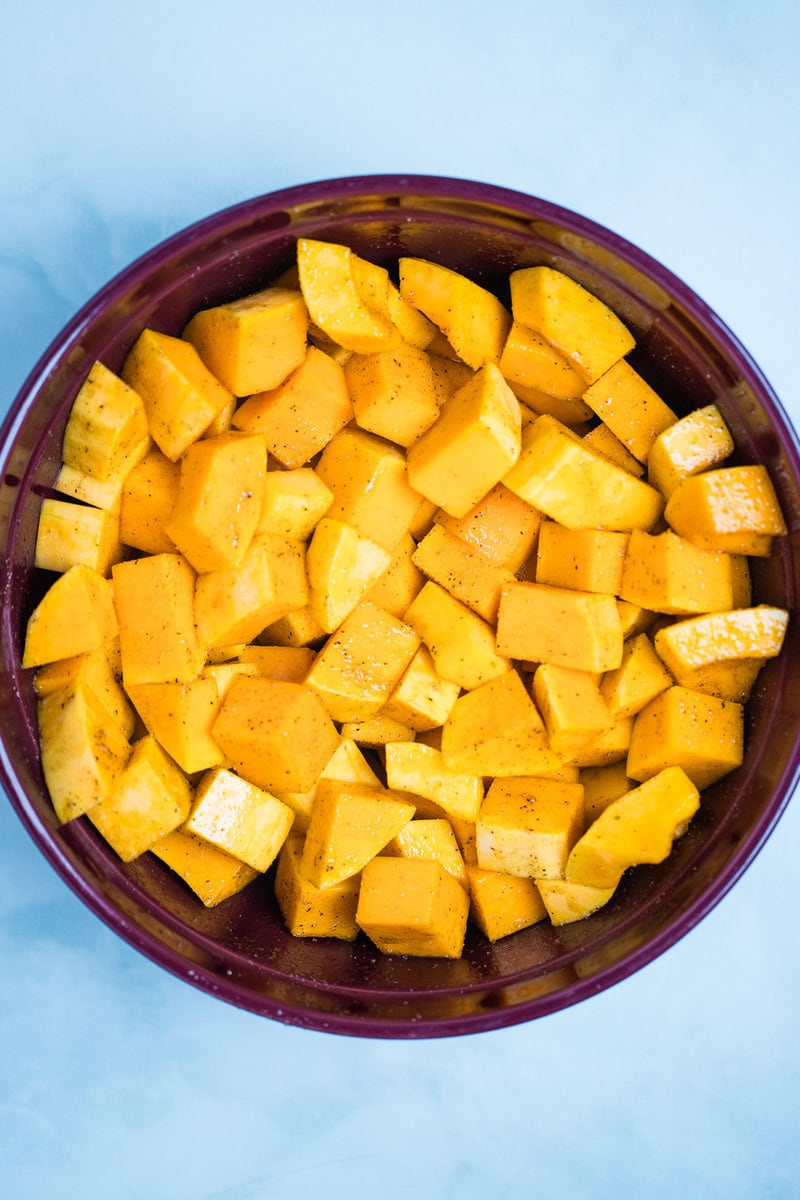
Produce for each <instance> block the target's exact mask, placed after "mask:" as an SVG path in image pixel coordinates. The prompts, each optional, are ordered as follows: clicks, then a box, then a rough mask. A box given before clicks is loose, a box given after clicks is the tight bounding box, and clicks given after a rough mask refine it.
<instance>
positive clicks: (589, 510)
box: [503, 416, 664, 530]
mask: <svg viewBox="0 0 800 1200" xmlns="http://www.w3.org/2000/svg"><path fill="white" fill-rule="evenodd" d="M503 483H504V484H505V485H506V487H507V488H510V489H511V491H512V492H514V493H515V494H516V495H517V496H519V497H520V498H521V499H523V500H525V501H527V503H528V504H531V505H533V507H534V508H537V509H539V510H540V511H541V512H543V513H546V514H547V516H548V517H551V518H552V519H553V520H554V521H558V522H559V523H560V524H561V525H566V526H567V528H568V529H596V528H597V526H598V523H602V527H603V528H604V529H617V530H630V529H650V528H651V526H652V525H654V524H655V522H656V521H657V520H658V518H659V517H660V515H661V512H662V509H663V506H664V501H663V499H662V496H661V493H660V492H657V491H656V489H655V488H653V487H650V485H649V484H647V483H645V482H644V481H643V480H641V479H637V478H636V477H635V476H634V475H631V474H630V472H628V471H626V470H624V469H623V468H622V467H618V466H617V465H616V464H615V463H613V462H611V461H610V459H608V458H605V457H604V456H603V455H602V454H598V453H597V452H596V451H594V450H592V449H591V448H590V447H589V446H587V445H586V444H585V443H584V442H583V441H582V439H581V438H580V437H578V435H577V434H575V433H574V432H573V431H572V430H571V429H567V427H566V426H565V425H562V424H561V422H560V421H556V420H555V418H554V417H551V416H541V417H539V418H537V420H535V421H534V422H533V424H532V425H529V426H528V428H527V429H526V430H525V431H524V433H523V435H522V448H521V452H520V456H519V461H518V462H517V463H516V464H515V465H514V466H513V467H512V468H511V469H510V470H509V471H508V473H507V474H506V475H505V476H504V477H503Z"/></svg>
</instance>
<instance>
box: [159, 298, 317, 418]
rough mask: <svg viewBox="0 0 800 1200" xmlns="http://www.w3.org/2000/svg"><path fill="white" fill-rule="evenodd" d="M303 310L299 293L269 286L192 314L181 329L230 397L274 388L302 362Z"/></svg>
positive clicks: (306, 325)
mask: <svg viewBox="0 0 800 1200" xmlns="http://www.w3.org/2000/svg"><path fill="white" fill-rule="evenodd" d="M307 328H308V313H307V312H306V306H305V304H304V303H303V297H302V296H301V295H300V293H299V292H298V291H294V290H291V289H289V288H279V287H269V288H265V289H264V290H263V291H260V292H254V293H253V294H252V295H249V296H242V297H241V298H240V299H238V300H231V301H230V302H229V303H227V304H219V305H216V306H214V307H213V308H204V309H202V310H201V311H200V312H198V313H195V315H194V316H193V317H192V319H191V321H190V322H189V324H188V325H187V326H186V328H185V329H184V331H183V335H182V336H183V337H184V338H185V339H186V340H187V341H188V342H191V343H192V345H193V346H194V347H195V349H196V350H197V352H198V354H199V355H200V357H201V358H202V360H203V362H204V363H205V364H206V366H207V367H208V368H209V370H210V371H213V372H214V374H215V375H216V377H217V379H220V380H221V381H222V383H224V385H225V387H226V388H228V389H229V391H231V392H232V393H233V395H234V396H250V395H252V394H253V392H265V391H267V390H268V389H269V388H274V387H277V386H278V384H279V383H282V382H283V380H284V379H285V378H286V376H287V375H288V374H289V373H290V372H291V371H293V370H294V369H295V367H298V366H299V365H300V363H301V362H302V361H303V358H304V356H305V352H306V330H307Z"/></svg>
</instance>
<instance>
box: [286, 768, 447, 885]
mask: <svg viewBox="0 0 800 1200" xmlns="http://www.w3.org/2000/svg"><path fill="white" fill-rule="evenodd" d="M413 815H414V805H413V804H409V802H408V801H407V800H404V799H400V798H399V797H397V796H394V795H393V794H392V792H391V791H388V790H387V789H386V788H375V787H369V786H367V785H366V784H363V783H343V782H341V781H339V780H335V779H323V780H320V783H319V786H318V788H317V796H316V800H315V801H314V807H313V808H312V810H311V820H310V821H309V825H308V832H307V833H306V839H305V844H304V846H303V856H302V859H301V863H300V871H301V874H303V875H304V876H305V878H306V879H308V880H309V881H310V882H311V883H313V884H314V886H315V887H318V888H329V887H334V886H335V885H336V884H338V883H341V882H342V880H343V879H348V878H350V877H351V876H353V875H357V874H358V872H359V871H361V870H362V869H363V868H364V867H365V866H366V864H367V863H368V862H369V861H370V859H372V858H374V857H375V855H376V854H380V852H381V850H383V849H384V847H385V846H387V845H388V843H389V842H390V841H391V840H392V838H393V837H396V836H397V834H398V833H399V832H400V830H401V829H402V828H403V826H404V825H407V824H408V822H409V821H410V820H411V818H412V817H413ZM454 882H455V881H454ZM456 886H458V885H456Z"/></svg>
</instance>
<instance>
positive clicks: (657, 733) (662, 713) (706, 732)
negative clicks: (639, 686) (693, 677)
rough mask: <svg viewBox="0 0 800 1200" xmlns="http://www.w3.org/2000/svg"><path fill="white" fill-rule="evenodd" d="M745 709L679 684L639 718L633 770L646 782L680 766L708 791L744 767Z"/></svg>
mask: <svg viewBox="0 0 800 1200" xmlns="http://www.w3.org/2000/svg"><path fill="white" fill-rule="evenodd" d="M743 718H744V710H743V708H742V705H741V704H737V703H735V702H734V701H731V700H719V699H718V698H717V697H716V696H707V695H705V694H704V693H702V692H694V691H692V690H691V689H690V688H684V687H680V686H678V685H677V684H676V685H674V686H673V687H671V688H667V689H666V691H663V692H661V693H660V694H659V695H658V696H656V698H655V700H651V701H650V703H649V704H648V705H647V706H646V708H643V709H642V711H641V712H640V713H639V714H638V715H637V716H636V718H635V719H634V724H633V731H632V733H631V742H630V748H629V750H628V758H627V772H628V775H629V776H630V778H631V779H636V780H638V781H640V782H643V781H645V780H647V779H651V778H652V777H653V776H654V775H657V774H658V773H659V772H660V771H663V770H665V769H666V768H668V767H680V768H681V769H682V771H683V772H685V774H686V775H688V776H689V778H690V779H691V781H692V783H693V784H694V785H695V787H697V788H707V787H709V786H710V785H711V784H712V783H716V781H717V780H718V779H721V778H722V777H723V775H727V774H729V772H731V771H733V770H735V768H736V767H738V766H740V765H741V762H742V758H743V755H744V720H743Z"/></svg>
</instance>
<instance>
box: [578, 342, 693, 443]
mask: <svg viewBox="0 0 800 1200" xmlns="http://www.w3.org/2000/svg"><path fill="white" fill-rule="evenodd" d="M583 399H584V402H585V403H586V404H588V405H589V407H590V408H591V410H592V412H594V413H596V415H597V416H598V417H600V419H601V421H603V423H604V424H605V425H607V426H608V428H609V429H610V430H611V432H612V433H613V434H615V435H616V437H618V438H619V440H620V441H621V442H622V444H623V446H625V447H626V448H627V449H628V450H629V451H630V453H631V454H632V455H633V456H634V458H638V460H639V462H647V460H648V455H649V454H650V450H651V448H652V445H653V443H654V442H655V440H656V438H657V437H658V435H659V434H660V433H663V432H664V430H665V429H668V428H669V427H670V426H671V425H674V424H675V422H676V421H677V420H678V417H677V414H676V413H674V412H673V411H672V409H671V408H670V407H669V405H668V404H665V403H664V401H663V400H662V399H661V397H660V396H659V395H658V393H657V392H655V391H654V390H653V389H652V388H651V387H650V385H649V384H648V383H646V382H645V380H644V379H642V377H641V375H639V374H638V372H637V371H634V369H633V367H632V366H631V365H630V363H628V362H626V361H625V360H624V359H621V360H620V361H619V362H616V363H614V365H613V366H612V367H610V368H609V369H608V371H606V372H605V374H603V375H601V376H600V378H599V379H597V380H595V382H594V383H593V384H592V385H591V387H589V388H588V389H587V390H586V391H585V392H584V393H583Z"/></svg>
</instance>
